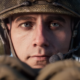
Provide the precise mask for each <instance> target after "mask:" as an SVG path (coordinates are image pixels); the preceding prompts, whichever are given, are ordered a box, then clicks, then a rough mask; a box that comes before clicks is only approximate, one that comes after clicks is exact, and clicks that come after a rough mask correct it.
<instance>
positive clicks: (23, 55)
mask: <svg viewBox="0 0 80 80" xmlns="http://www.w3.org/2000/svg"><path fill="white" fill-rule="evenodd" d="M7 26H8V29H9V33H10V37H11V40H12V43H13V46H14V49H15V52H16V55H17V57H18V58H19V59H20V60H21V61H23V62H25V63H26V64H28V65H29V66H31V67H32V68H43V67H44V66H45V65H47V64H48V63H49V58H50V57H51V56H52V55H54V54H57V53H58V52H62V53H64V54H65V53H66V52H67V51H68V49H69V44H70V40H71V18H70V17H69V16H67V15H59V14H20V15H19V14H18V15H14V16H13V19H12V20H11V24H7Z"/></svg>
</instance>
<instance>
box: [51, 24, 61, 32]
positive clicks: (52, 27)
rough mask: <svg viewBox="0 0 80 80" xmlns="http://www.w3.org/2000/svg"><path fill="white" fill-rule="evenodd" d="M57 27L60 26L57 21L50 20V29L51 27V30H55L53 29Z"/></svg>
mask: <svg viewBox="0 0 80 80" xmlns="http://www.w3.org/2000/svg"><path fill="white" fill-rule="evenodd" d="M59 27H60V24H59V23H57V22H51V23H50V29H52V30H55V29H57V28H59Z"/></svg>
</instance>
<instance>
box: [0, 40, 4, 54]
mask: <svg viewBox="0 0 80 80" xmlns="http://www.w3.org/2000/svg"><path fill="white" fill-rule="evenodd" d="M3 54H4V46H3V44H2V42H1V40H0V55H3Z"/></svg>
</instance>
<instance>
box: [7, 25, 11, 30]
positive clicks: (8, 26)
mask: <svg viewBox="0 0 80 80" xmlns="http://www.w3.org/2000/svg"><path fill="white" fill-rule="evenodd" d="M7 28H8V30H9V31H10V24H9V23H8V24H7Z"/></svg>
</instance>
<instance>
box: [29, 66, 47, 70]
mask: <svg viewBox="0 0 80 80" xmlns="http://www.w3.org/2000/svg"><path fill="white" fill-rule="evenodd" d="M45 66H46V65H37V66H32V67H31V68H33V69H42V68H44V67H45Z"/></svg>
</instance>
